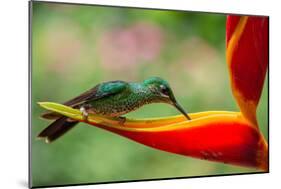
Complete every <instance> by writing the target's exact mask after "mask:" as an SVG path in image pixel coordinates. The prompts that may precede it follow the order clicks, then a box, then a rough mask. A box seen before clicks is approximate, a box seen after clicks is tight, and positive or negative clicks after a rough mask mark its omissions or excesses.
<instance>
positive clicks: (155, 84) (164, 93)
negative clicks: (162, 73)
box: [143, 77, 190, 119]
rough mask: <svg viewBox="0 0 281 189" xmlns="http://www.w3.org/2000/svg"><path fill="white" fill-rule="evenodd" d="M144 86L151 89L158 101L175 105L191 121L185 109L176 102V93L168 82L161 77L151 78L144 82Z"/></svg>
mask: <svg viewBox="0 0 281 189" xmlns="http://www.w3.org/2000/svg"><path fill="white" fill-rule="evenodd" d="M143 84H144V85H145V86H146V87H148V88H149V90H150V91H151V92H152V93H153V94H154V96H155V97H156V98H157V100H159V101H160V102H164V103H168V104H171V105H173V106H174V107H175V108H177V109H178V110H179V111H180V112H181V113H182V114H183V115H185V117H186V118H187V119H190V117H189V116H188V115H187V113H186V112H185V111H184V109H183V108H182V107H181V106H180V105H179V104H178V102H177V101H176V98H175V96H174V93H173V91H172V89H171V87H170V85H169V83H168V82H167V81H166V80H164V79H162V78H160V77H150V78H148V79H146V80H144V81H143Z"/></svg>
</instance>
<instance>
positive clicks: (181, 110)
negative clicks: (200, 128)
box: [174, 102, 191, 120]
mask: <svg viewBox="0 0 281 189" xmlns="http://www.w3.org/2000/svg"><path fill="white" fill-rule="evenodd" d="M174 106H175V107H176V108H177V109H178V110H179V111H180V112H181V113H182V114H183V115H184V116H185V117H186V118H187V119H188V120H191V118H190V117H189V116H188V115H187V113H186V112H185V110H184V109H183V108H182V107H181V106H180V105H179V104H178V103H177V102H174Z"/></svg>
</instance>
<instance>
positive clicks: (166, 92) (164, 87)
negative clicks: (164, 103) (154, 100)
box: [160, 85, 169, 95]
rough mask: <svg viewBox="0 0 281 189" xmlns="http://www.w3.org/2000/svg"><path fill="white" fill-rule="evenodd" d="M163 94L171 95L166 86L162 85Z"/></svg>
mask: <svg viewBox="0 0 281 189" xmlns="http://www.w3.org/2000/svg"><path fill="white" fill-rule="evenodd" d="M160 89H161V93H163V94H165V95H169V89H168V88H167V87H166V86H165V85H160Z"/></svg>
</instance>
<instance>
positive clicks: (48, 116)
mask: <svg viewBox="0 0 281 189" xmlns="http://www.w3.org/2000/svg"><path fill="white" fill-rule="evenodd" d="M41 117H42V118H44V119H59V118H60V117H61V114H58V113H55V112H46V113H44V114H42V115H41Z"/></svg>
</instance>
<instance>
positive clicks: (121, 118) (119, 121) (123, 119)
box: [118, 116, 126, 125]
mask: <svg viewBox="0 0 281 189" xmlns="http://www.w3.org/2000/svg"><path fill="white" fill-rule="evenodd" d="M125 122H126V117H122V116H119V117H118V123H119V124H120V125H124V123H125Z"/></svg>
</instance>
